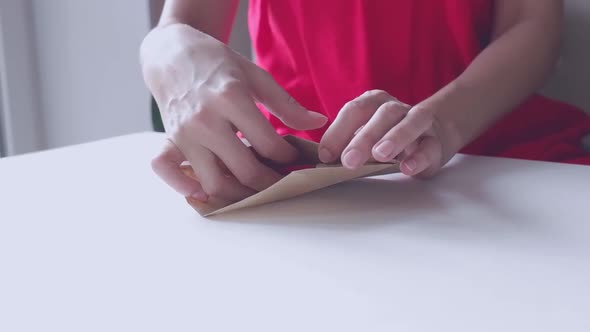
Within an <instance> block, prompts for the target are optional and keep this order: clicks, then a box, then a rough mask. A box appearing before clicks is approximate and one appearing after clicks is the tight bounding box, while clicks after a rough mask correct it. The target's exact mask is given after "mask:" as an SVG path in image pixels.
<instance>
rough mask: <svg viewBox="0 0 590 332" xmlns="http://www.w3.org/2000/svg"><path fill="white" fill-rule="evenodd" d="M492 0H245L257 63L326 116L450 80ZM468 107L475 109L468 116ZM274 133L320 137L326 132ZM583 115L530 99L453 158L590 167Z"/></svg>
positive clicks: (468, 57)
mask: <svg viewBox="0 0 590 332" xmlns="http://www.w3.org/2000/svg"><path fill="white" fill-rule="evenodd" d="M493 6H494V1H493V0H419V1H417V0H250V9H249V24H250V33H251V36H252V40H253V45H254V50H255V52H256V56H257V62H258V64H259V65H260V66H261V67H262V68H264V69H266V70H268V71H269V72H270V73H271V74H272V75H273V76H274V78H275V79H276V80H277V82H278V83H279V84H280V85H281V86H282V87H283V88H285V89H286V90H287V91H288V92H289V93H290V94H291V95H292V96H293V97H294V98H295V99H297V100H298V101H299V102H300V103H301V104H302V105H304V106H305V107H307V108H308V109H311V110H314V111H318V112H321V113H323V114H325V115H327V116H328V118H329V119H330V122H331V121H332V120H334V118H335V117H336V114H337V113H338V111H339V110H340V108H341V107H342V106H343V105H344V104H345V103H346V102H347V101H350V100H352V99H354V98H355V97H357V96H359V95H360V94H362V93H363V92H365V91H367V90H372V89H381V90H385V91H387V92H389V93H390V94H391V95H393V96H395V97H396V98H398V99H400V100H401V101H403V102H405V103H408V104H410V105H414V104H417V103H419V102H421V101H422V100H424V99H426V98H428V97H430V96H431V95H432V94H434V93H435V92H437V91H438V90H439V89H441V88H442V87H443V86H445V85H446V84H448V83H449V82H451V81H452V80H454V79H455V78H456V77H457V76H459V75H460V74H461V73H462V72H463V71H464V70H465V69H466V68H467V66H468V65H469V64H470V63H471V62H472V61H473V59H474V58H475V57H476V56H477V55H478V54H479V52H481V51H482V49H483V48H484V47H485V46H486V45H487V44H488V43H489V40H490V35H491V32H492V24H493V12H494V8H493ZM474 111H476V110H474ZM263 112H264V113H265V114H266V116H267V117H268V119H269V121H270V122H271V123H272V125H273V126H274V127H275V128H276V129H277V132H279V133H280V134H296V135H299V136H302V137H306V138H310V139H313V140H315V141H319V140H320V138H321V137H322V135H323V133H324V132H325V130H326V128H327V126H326V127H324V128H321V129H318V130H312V131H307V132H298V131H294V130H292V129H290V128H288V127H285V126H284V125H283V124H282V123H281V122H280V121H278V119H276V118H275V117H274V116H272V115H270V114H268V112H266V111H265V110H263ZM586 134H590V117H588V116H587V115H586V114H584V113H583V112H582V111H580V110H578V109H576V108H574V107H572V106H569V105H567V104H564V103H560V102H557V101H553V100H549V99H547V98H544V97H541V96H536V95H535V96H532V97H531V98H529V99H528V100H527V101H526V102H524V103H523V104H522V105H521V106H520V107H518V108H517V109H516V110H514V111H513V112H512V113H511V114H510V115H508V116H507V117H506V118H504V119H503V120H501V121H500V122H499V123H497V124H496V125H495V126H493V127H492V128H490V130H489V131H488V132H486V133H485V134H483V135H482V136H481V137H480V138H478V139H477V140H476V141H474V142H473V143H471V144H470V145H469V146H467V147H465V148H464V149H463V151H462V152H465V153H471V154H481V155H494V156H505V157H515V158H525V159H535V160H547V161H561V162H572V163H585V164H590V154H589V153H587V152H585V151H584V150H583V149H582V146H581V143H580V141H581V138H582V136H584V135H586Z"/></svg>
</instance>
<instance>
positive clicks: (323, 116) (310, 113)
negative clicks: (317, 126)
mask: <svg viewBox="0 0 590 332" xmlns="http://www.w3.org/2000/svg"><path fill="white" fill-rule="evenodd" d="M307 114H308V115H309V116H311V117H313V118H316V119H322V120H324V121H326V120H328V117H327V116H325V115H323V114H322V113H318V112H313V111H309V110H308V111H307Z"/></svg>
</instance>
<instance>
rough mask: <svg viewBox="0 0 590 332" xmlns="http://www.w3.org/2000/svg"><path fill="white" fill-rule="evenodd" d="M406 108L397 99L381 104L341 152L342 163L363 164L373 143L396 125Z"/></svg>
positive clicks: (350, 165)
mask: <svg viewBox="0 0 590 332" xmlns="http://www.w3.org/2000/svg"><path fill="white" fill-rule="evenodd" d="M408 110H409V106H407V105H404V104H402V103H399V102H397V101H388V102H386V103H384V104H383V105H381V106H380V107H379V109H377V112H375V114H374V115H373V117H371V119H370V120H369V122H367V124H366V125H365V126H363V127H362V129H361V130H360V131H359V132H358V133H357V134H356V135H355V136H354V137H353V138H352V141H350V144H348V146H347V147H346V148H345V149H344V151H343V152H342V164H343V165H344V166H345V167H348V168H352V169H354V168H357V167H360V166H361V165H363V164H365V163H366V162H367V160H368V159H369V158H370V157H371V149H372V148H373V146H374V145H375V143H377V142H378V141H379V140H380V139H381V138H382V137H383V135H385V134H386V133H387V132H388V131H389V130H390V129H391V128H392V127H394V126H395V125H397V124H398V123H399V122H400V121H401V119H403V117H404V116H405V115H406V113H407V112H408Z"/></svg>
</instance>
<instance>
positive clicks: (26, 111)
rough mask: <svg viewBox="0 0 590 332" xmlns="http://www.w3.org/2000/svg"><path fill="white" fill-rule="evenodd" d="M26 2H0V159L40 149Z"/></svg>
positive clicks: (33, 68) (28, 14) (29, 7)
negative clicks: (3, 156) (0, 157)
mask: <svg viewBox="0 0 590 332" xmlns="http://www.w3.org/2000/svg"><path fill="white" fill-rule="evenodd" d="M30 5H31V4H30V2H29V1H28V0H20V1H14V0H0V102H1V103H0V156H2V155H6V154H7V155H13V154H20V153H25V152H31V151H35V150H38V149H39V148H41V147H43V142H42V139H43V132H42V128H41V122H40V119H39V116H38V115H39V100H38V98H37V96H38V89H37V84H36V82H37V76H36V74H37V71H36V66H35V62H36V59H35V55H34V52H33V50H34V48H35V45H34V42H33V39H32V37H33V35H34V34H33V29H32V27H31V25H30V24H29V22H30V20H27V18H29V17H30V12H31V6H30Z"/></svg>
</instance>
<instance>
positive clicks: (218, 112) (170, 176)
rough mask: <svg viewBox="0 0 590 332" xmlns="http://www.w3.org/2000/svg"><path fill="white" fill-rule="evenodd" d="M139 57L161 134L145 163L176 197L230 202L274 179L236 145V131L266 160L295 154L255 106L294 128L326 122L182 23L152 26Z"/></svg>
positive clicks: (281, 160)
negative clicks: (157, 149)
mask: <svg viewBox="0 0 590 332" xmlns="http://www.w3.org/2000/svg"><path fill="white" fill-rule="evenodd" d="M141 58H142V68H143V73H144V78H145V82H146V85H147V87H148V88H149V89H150V91H151V92H152V94H153V95H154V97H155V99H156V101H157V103H158V105H159V107H160V110H161V113H162V118H163V121H164V126H165V128H166V132H167V134H168V142H167V144H166V146H165V148H164V150H163V151H162V153H160V154H159V155H158V156H157V157H156V158H155V159H154V160H153V163H152V166H153V169H154V171H155V172H156V173H157V174H158V175H159V176H160V177H161V178H162V179H163V180H164V181H165V182H166V183H168V184H169V185H170V186H171V187H173V188H174V189H175V190H176V191H178V192H179V193H181V194H182V195H184V196H187V197H189V196H190V197H192V198H196V199H198V200H201V201H207V200H208V199H209V198H210V197H214V198H219V199H222V200H226V201H236V200H239V199H242V198H244V197H246V196H249V195H251V194H253V193H255V192H256V191H260V190H263V189H265V188H267V187H269V186H270V185H272V184H273V183H275V182H276V181H278V180H279V179H280V175H279V174H278V173H277V172H275V171H273V170H272V169H270V168H269V167H267V166H265V165H263V164H262V163H261V162H260V161H259V160H258V159H257V158H256V156H255V155H254V154H253V153H252V152H251V150H249V149H248V148H247V147H246V146H245V145H244V144H243V143H242V141H241V140H240V139H239V138H238V137H237V136H236V132H237V131H240V132H241V133H242V134H243V135H244V136H245V138H246V139H247V140H248V141H249V142H250V144H251V145H252V147H253V148H254V149H255V150H256V152H257V153H258V154H259V155H260V156H262V157H264V158H266V159H270V160H272V161H274V162H277V163H286V162H289V161H291V160H293V159H295V158H296V157H297V152H296V150H295V149H294V148H293V147H292V146H291V145H289V144H288V143H287V142H286V141H284V140H283V139H282V138H281V137H280V136H278V135H277V134H276V132H275V131H274V129H273V128H272V126H271V125H270V124H269V122H268V121H267V119H266V118H265V117H264V116H263V114H262V113H261V112H260V111H259V109H258V108H257V106H256V104H255V102H256V101H257V102H260V103H262V104H264V105H265V106H266V107H267V109H268V110H269V111H270V112H272V113H273V114H274V115H276V116H277V117H278V118H279V119H281V120H282V121H283V122H284V123H285V124H286V125H288V126H290V127H293V128H296V129H298V130H308V129H315V128H319V127H321V126H323V125H324V124H325V123H326V120H327V119H326V118H325V117H324V116H323V115H320V114H318V113H314V112H310V111H308V110H306V109H304V108H303V107H302V106H300V105H299V104H297V103H296V102H295V101H294V100H293V98H291V97H290V96H289V95H288V94H287V93H286V92H285V91H284V90H283V89H281V88H280V87H279V85H278V84H277V83H276V82H275V81H274V80H273V78H272V77H271V75H270V74H268V73H267V72H266V71H264V70H262V69H260V68H259V67H257V66H256V65H255V64H253V63H252V62H250V61H248V60H247V59H245V58H243V57H241V56H240V55H238V54H237V53H235V52H233V51H232V50H231V49H229V48H228V47H227V46H226V45H225V44H223V43H221V42H220V41H218V40H216V39H214V38H213V37H210V36H208V35H206V34H204V33H201V32H199V31H197V30H195V29H193V28H191V27H189V26H188V25H183V24H172V25H168V26H165V27H161V28H156V29H155V30H154V31H152V32H151V33H150V34H149V35H148V36H147V37H146V39H145V40H144V42H143V44H142V49H141ZM184 161H189V162H190V164H191V166H192V168H193V170H194V172H195V174H196V176H197V178H198V181H196V180H195V179H191V178H190V177H188V176H186V175H185V174H184V173H183V172H182V171H181V170H180V164H181V163H183V162H184Z"/></svg>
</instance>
